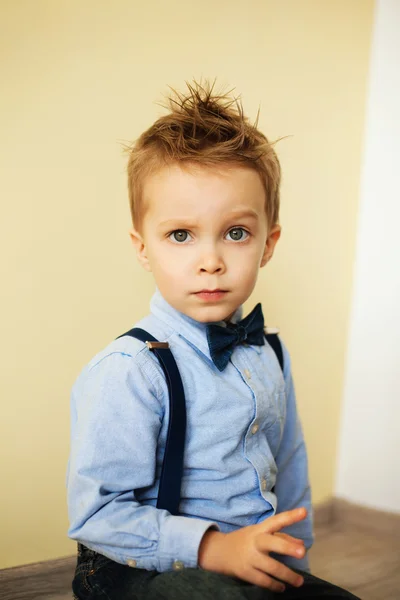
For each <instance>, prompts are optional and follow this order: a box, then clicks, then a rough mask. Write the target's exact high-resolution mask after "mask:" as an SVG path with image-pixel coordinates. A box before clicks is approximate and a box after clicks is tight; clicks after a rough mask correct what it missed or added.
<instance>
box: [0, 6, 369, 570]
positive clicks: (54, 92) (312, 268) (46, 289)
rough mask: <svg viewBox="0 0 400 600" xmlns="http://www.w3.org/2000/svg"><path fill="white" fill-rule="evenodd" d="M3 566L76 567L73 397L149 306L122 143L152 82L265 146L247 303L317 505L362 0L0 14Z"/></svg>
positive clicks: (336, 325)
mask: <svg viewBox="0 0 400 600" xmlns="http://www.w3.org/2000/svg"><path fill="white" fill-rule="evenodd" d="M0 10H1V14H0V60H1V63H0V66H1V73H0V76H1V81H2V93H1V95H0V131H1V145H0V181H1V183H0V185H1V188H0V193H1V207H2V219H1V225H0V227H1V235H0V244H1V248H0V253H1V281H2V287H1V290H2V294H1V341H2V344H1V349H0V352H1V356H0V360H1V365H2V366H1V373H2V374H1V381H0V386H1V389H0V398H1V409H2V410H1V420H0V436H1V448H2V452H1V489H2V491H1V496H0V498H1V500H0V502H1V506H0V531H1V537H0V548H1V550H0V568H3V567H8V566H13V565H17V564H22V563H28V562H34V561H38V560H46V559H50V558H55V557H59V556H63V555H67V554H70V553H73V552H74V551H75V545H74V544H73V542H71V541H69V540H68V539H67V538H66V529H67V512H66V501H65V470H66V464H67V459H68V445H69V393H70V388H71V386H72V384H73V382H74V380H75V378H76V377H77V375H78V373H79V371H80V370H81V368H82V367H83V366H84V365H85V364H86V363H87V362H88V361H89V360H90V358H91V357H92V356H93V355H94V354H95V353H96V352H98V351H99V350H100V349H101V348H102V347H104V346H105V345H106V344H108V343H109V342H110V341H111V340H112V339H113V338H115V337H117V336H118V335H120V334H121V333H123V332H124V331H126V330H127V329H128V328H130V327H131V326H132V325H133V324H134V323H135V321H136V320H138V319H139V318H140V317H141V316H142V315H144V314H145V313H146V312H147V309H148V302H149V299H150V296H151V294H152V291H153V283H152V280H151V277H150V276H149V275H148V274H147V273H145V272H144V271H142V270H141V269H140V267H139V265H138V264H137V262H136V259H135V256H134V253H133V249H131V246H130V241H129V237H128V229H129V227H130V216H129V209H128V200H127V193H126V181H125V172H124V169H125V163H126V157H124V156H123V155H122V152H121V142H123V141H125V140H132V139H134V138H135V137H137V136H138V134H139V133H140V132H141V131H142V130H143V129H144V128H146V127H147V126H149V125H150V124H151V122H152V121H153V120H154V119H155V118H157V117H158V116H159V115H160V114H162V109H161V108H160V107H159V106H158V105H157V104H155V102H156V101H159V100H162V93H165V92H167V84H170V85H172V86H175V87H179V88H182V87H183V82H184V80H185V79H187V80H190V79H191V78H192V77H197V78H199V77H201V76H203V77H210V78H213V77H215V76H217V77H218V81H219V82H220V83H221V84H226V85H229V86H232V87H233V86H235V87H236V88H237V91H238V92H241V93H242V97H243V103H244V107H245V110H246V112H247V114H249V116H250V117H251V118H254V117H255V115H256V112H257V108H258V106H259V104H260V105H261V117H260V122H259V123H260V128H261V129H262V130H263V131H264V132H265V133H266V134H267V135H268V136H269V137H271V138H276V137H280V136H286V135H287V136H292V137H289V138H288V139H286V140H284V141H282V142H280V143H279V145H278V147H277V149H278V152H279V155H280V158H281V162H282V166H283V173H284V181H283V187H282V202H283V207H282V215H281V221H282V225H283V237H282V241H281V242H280V244H279V246H278V248H277V252H276V256H275V258H274V261H273V262H272V263H271V264H270V266H269V267H267V268H266V269H264V270H262V271H261V273H260V279H259V283H258V286H257V289H256V291H255V293H254V294H253V296H252V298H251V300H250V301H249V302H248V305H247V306H246V308H247V309H249V308H251V307H252V306H253V305H254V303H255V302H257V301H262V302H263V306H264V313H265V315H266V319H267V322H268V323H269V324H271V325H275V324H277V325H279V326H280V327H281V332H282V335H283V338H284V340H285V342H286V343H287V345H288V346H289V349H290V351H291V355H292V361H293V370H294V375H295V379H296V388H297V393H298V404H299V409H300V412H301V416H302V420H303V424H304V430H305V435H306V440H307V444H308V449H309V460H310V471H311V480H312V485H313V499H314V502H315V503H319V502H321V501H322V500H324V499H325V498H327V497H329V496H330V495H331V494H332V491H333V481H334V472H335V459H336V444H337V436H338V424H339V416H340V402H341V395H342V385H343V366H344V360H345V349H346V344H347V327H348V319H349V302H350V294H351V285H352V265H353V255H354V243H355V230H356V219H357V203H358V187H359V179H360V156H361V148H362V142H363V140H362V132H363V123H364V112H365V97H366V81H367V73H368V62H369V47H370V37H371V27H372V20H373V1H372V0H351V1H348V0H335V1H334V2H333V1H330V2H329V1H328V0H286V1H284V2H282V1H280V0H269V1H267V0H246V2H244V1H239V0H219V1H218V2H216V1H215V0H203V2H202V3H201V5H200V4H198V3H191V2H183V0H172V1H170V2H164V1H161V0H158V1H157V0H148V1H147V2H137V1H132V0H116V1H115V2H113V3H109V2H104V1H102V2H94V0H87V1H86V2H81V1H80V0H68V1H67V0H54V1H53V2H49V1H46V0H35V1H34V2H33V1H28V0H20V1H16V2H14V1H11V0H9V1H5V0H2V2H1V3H0Z"/></svg>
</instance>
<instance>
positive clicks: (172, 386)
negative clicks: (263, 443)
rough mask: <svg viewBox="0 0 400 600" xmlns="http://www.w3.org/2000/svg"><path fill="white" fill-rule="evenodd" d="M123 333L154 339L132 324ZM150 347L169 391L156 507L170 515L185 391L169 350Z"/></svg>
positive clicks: (175, 506)
mask: <svg viewBox="0 0 400 600" xmlns="http://www.w3.org/2000/svg"><path fill="white" fill-rule="evenodd" d="M123 335H130V336H131V337H134V338H137V339H138V340H141V341H142V342H157V341H158V340H156V338H154V337H153V336H152V335H150V334H149V333H147V331H145V330H144V329H140V328H139V327H134V328H133V329H131V330H130V331H127V332H126V333H124V334H123ZM119 337H122V336H119ZM117 339H118V338H117ZM151 350H152V352H154V354H155V355H156V356H157V358H158V360H159V361H160V365H161V367H162V369H163V371H164V374H165V379H166V381H167V386H168V394H169V423H168V432H167V440H166V446H165V454H164V459H163V465H162V469H161V477H160V485H159V488H158V500H157V508H164V509H165V510H168V511H169V512H170V513H171V514H172V515H177V514H178V513H179V501H180V495H181V494H180V492H181V480H182V474H183V456H184V447H185V433H186V404H185V392H184V390H183V385H182V379H181V376H180V374H179V370H178V367H177V364H176V362H175V359H174V357H173V354H172V352H171V350H169V348H151Z"/></svg>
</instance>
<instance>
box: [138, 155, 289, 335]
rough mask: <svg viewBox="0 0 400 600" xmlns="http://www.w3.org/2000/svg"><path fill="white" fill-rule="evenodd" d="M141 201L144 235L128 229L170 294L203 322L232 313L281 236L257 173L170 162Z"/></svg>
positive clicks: (175, 302) (173, 302)
mask: <svg viewBox="0 0 400 600" xmlns="http://www.w3.org/2000/svg"><path fill="white" fill-rule="evenodd" d="M142 201H143V207H144V210H145V214H144V217H143V220H142V230H141V234H139V233H138V232H137V231H136V230H134V229H132V230H131V231H130V235H131V238H132V242H133V244H134V246H135V247H136V251H137V255H138V259H139V261H140V262H141V264H142V266H143V267H144V268H145V269H146V270H147V271H152V273H153V275H154V279H155V282H156V285H157V287H158V289H159V290H160V292H161V294H162V296H163V297H164V299H165V300H166V301H167V302H168V303H169V304H170V305H171V306H173V307H174V308H175V309H177V310H178V311H180V312H182V313H184V314H186V315H187V316H189V317H191V318H192V319H195V320H196V321H200V322H202V323H206V322H213V321H222V320H227V319H229V318H230V316H231V315H232V314H233V313H234V312H235V310H236V309H237V308H238V307H239V306H240V305H241V304H243V302H245V301H246V300H247V299H248V297H249V296H250V294H251V292H252V291H253V289H254V286H255V284H256V281H257V276H258V270H259V268H260V267H263V266H264V265H265V264H266V263H267V262H268V260H269V259H270V258H271V256H272V254H273V251H274V247H275V244H276V242H277V241H278V239H279V236H280V227H279V226H278V225H277V226H276V227H274V228H273V229H271V230H270V231H268V226H267V218H266V214H265V192H264V189H263V185H262V182H261V179H260V176H259V175H258V173H256V171H253V170H252V169H249V168H244V167H237V166H223V167H221V168H219V169H218V170H216V169H215V170H211V169H209V168H204V167H195V168H192V169H191V170H190V171H189V170H184V169H182V168H181V167H179V165H170V166H168V167H164V168H163V169H161V170H160V171H158V172H157V173H156V174H154V175H152V176H150V177H149V178H148V179H147V180H146V182H145V184H144V189H143V199H142ZM204 290H206V291H204ZM215 290H218V292H215ZM211 292H214V293H211Z"/></svg>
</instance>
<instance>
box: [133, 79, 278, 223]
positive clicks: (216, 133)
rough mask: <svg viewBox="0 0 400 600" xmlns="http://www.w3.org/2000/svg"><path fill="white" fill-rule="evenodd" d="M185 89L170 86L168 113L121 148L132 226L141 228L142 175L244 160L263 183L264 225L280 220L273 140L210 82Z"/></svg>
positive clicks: (239, 104) (194, 84) (276, 159)
mask: <svg viewBox="0 0 400 600" xmlns="http://www.w3.org/2000/svg"><path fill="white" fill-rule="evenodd" d="M186 85H187V88H188V91H187V93H186V94H183V93H180V92H178V91H175V90H172V95H171V96H170V97H169V98H168V100H167V105H166V106H167V108H168V109H169V113H168V114H167V115H164V116H162V117H160V118H159V119H158V120H157V121H156V122H155V123H154V124H153V125H152V126H151V127H150V128H149V129H147V130H146V131H144V132H143V133H142V134H141V136H140V137H139V138H138V140H137V141H136V142H135V143H134V144H133V145H131V146H129V147H127V148H126V150H127V151H128V153H129V160H128V168H127V170H128V191H129V203H130V209H131V215H132V222H133V225H134V227H135V228H136V229H137V230H138V231H140V230H141V226H142V219H143V216H144V212H145V211H144V207H143V203H142V192H143V185H144V181H145V179H146V177H148V176H149V175H151V174H152V173H155V172H157V171H158V170H159V169H160V168H162V167H163V166H166V165H169V164H179V165H180V166H183V167H191V166H196V165H197V166H204V167H209V168H213V167H216V166H223V165H238V166H239V165H240V166H246V167H249V168H251V169H254V170H255V171H257V172H258V173H259V175H260V177H261V180H262V182H263V185H264V189H265V209H266V217H267V222H268V226H269V227H273V226H274V225H276V224H277V223H278V221H279V185H280V179H281V169H280V164H279V160H278V158H277V155H276V153H275V151H274V149H273V145H272V143H270V142H269V141H268V139H267V138H266V137H265V135H264V134H263V133H261V132H260V131H259V130H258V129H257V121H258V117H257V120H256V123H255V124H254V125H252V124H251V123H250V122H249V120H248V119H247V118H246V117H245V116H244V113H243V107H242V104H241V101H240V100H239V99H238V98H237V97H232V96H231V95H230V94H231V92H228V93H226V94H217V93H214V87H215V81H214V83H212V84H211V83H209V82H206V83H203V84H201V83H197V82H194V83H193V84H190V83H186Z"/></svg>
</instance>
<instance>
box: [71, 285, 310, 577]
mask: <svg viewBox="0 0 400 600" xmlns="http://www.w3.org/2000/svg"><path fill="white" fill-rule="evenodd" d="M150 308H151V313H150V314H149V315H148V316H147V317H145V318H143V319H142V320H141V321H139V322H138V323H136V326H137V327H141V328H142V329H145V330H147V331H148V332H149V333H151V334H152V335H153V336H154V337H155V338H157V339H158V340H160V341H168V342H169V346H170V349H171V351H172V353H173V355H174V358H175V360H176V362H177V365H178V368H179V371H180V374H181V377H182V382H183V386H184V390H185V396H186V406H187V431H186V445H185V461H184V472H183V479H182V488H181V503H180V516H173V515H171V514H170V513H169V512H168V511H166V510H162V509H157V508H156V501H157V494H158V483H159V477H160V473H161V466H162V460H163V456H164V449H165V442H166V437H167V428H168V419H169V415H168V412H169V408H168V389H167V384H166V381H165V377H164V374H163V371H162V369H161V367H160V365H159V363H158V360H157V358H156V357H155V356H154V354H153V353H152V352H151V351H150V350H149V349H148V348H147V346H146V345H145V344H143V343H142V342H140V341H139V340H136V339H134V338H132V337H128V336H124V337H122V338H119V339H116V340H114V341H112V342H111V343H110V344H108V345H107V346H106V347H105V348H104V349H103V350H102V351H101V352H99V353H98V354H96V356H94V358H92V360H91V361H90V362H89V363H88V364H87V365H86V366H85V367H84V368H83V370H82V371H81V373H80V374H79V376H78V378H77V380H76V381H75V383H74V385H73V388H72V393H71V453H70V458H69V462H68V472H67V488H68V510H69V520H70V527H69V530H68V535H69V537H70V538H72V539H74V540H77V541H80V542H82V543H83V544H85V545H86V546H87V547H89V548H91V549H92V550H95V551H97V552H99V553H101V554H103V555H105V556H108V557H109V558H111V559H113V560H115V561H117V562H120V563H124V564H130V565H132V566H136V567H138V568H143V569H148V570H153V569H155V570H157V571H166V570H169V569H172V568H174V565H176V564H180V563H183V565H184V566H187V567H197V566H198V549H199V545H200V542H201V539H202V537H203V535H204V533H205V531H207V529H209V528H210V527H211V526H214V527H216V528H218V529H219V530H220V531H222V532H230V531H233V530H235V529H237V528H239V527H245V526H246V525H253V524H255V523H260V522H261V521H263V520H264V519H267V518H268V517H270V516H271V515H273V514H275V513H276V512H277V511H279V512H283V511H285V510H289V509H292V508H296V507H299V506H305V507H306V508H307V509H308V511H309V516H308V518H307V519H305V520H304V521H302V522H300V523H297V524H296V525H293V526H291V527H290V528H287V529H286V530H285V531H286V532H287V533H290V534H291V535H294V536H296V537H299V538H302V539H303V540H304V542H305V545H306V547H307V548H309V547H310V546H311V544H312V541H313V535H312V515H311V499H310V487H309V481H308V471H307V455H306V448H305V444H304V439H303V434H302V428H301V425H300V422H299V419H298V415H297V410H296V402H295V393H294V388H293V382H292V376H291V368H290V358H289V355H288V353H287V350H286V348H285V347H283V351H284V373H283V374H282V371H281V369H280V366H279V363H278V361H277V358H276V356H275V353H274V351H273V350H272V348H271V347H270V345H269V344H268V343H266V344H265V345H264V346H246V345H240V346H237V347H235V349H234V351H233V353H232V356H231V359H230V361H229V363H228V366H227V367H226V369H225V370H224V371H222V372H220V371H218V369H217V368H216V367H215V365H214V364H213V362H212V360H211V357H210V353H209V349H208V343H207V337H206V324H204V323H200V322H198V321H195V320H193V319H192V318H190V317H188V316H186V315H184V314H182V313H180V312H178V311H177V310H175V309H174V308H173V307H172V306H170V305H169V304H168V303H167V302H166V301H165V300H164V298H163V297H162V296H161V294H160V292H159V291H158V290H157V291H156V293H155V295H154V296H153V298H152V300H151V304H150ZM241 317H242V307H240V308H239V309H238V310H237V311H236V313H235V314H234V316H233V318H232V320H233V321H236V320H238V319H240V318H241ZM120 333H121V332H120ZM272 490H273V491H272ZM278 558H279V559H280V560H282V562H285V563H286V564H288V565H293V566H296V567H298V568H300V569H305V570H308V561H307V557H305V558H304V559H301V560H299V559H294V558H290V557H285V556H282V557H278ZM180 566H181V565H180Z"/></svg>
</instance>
